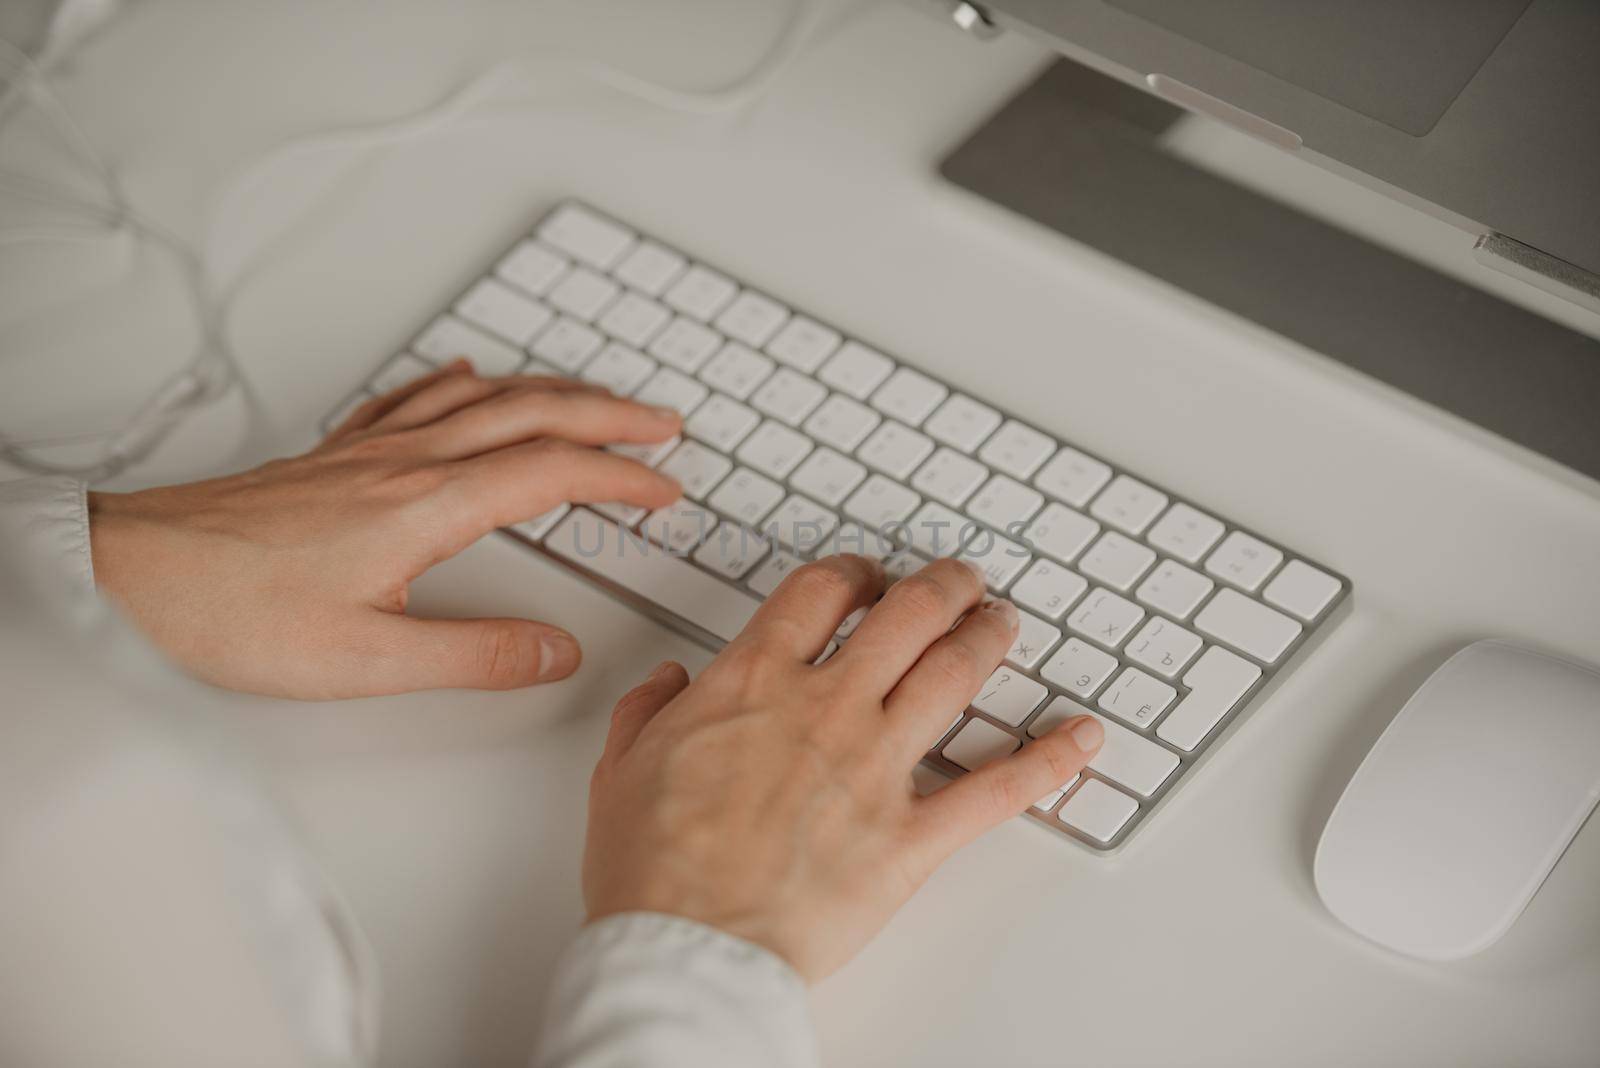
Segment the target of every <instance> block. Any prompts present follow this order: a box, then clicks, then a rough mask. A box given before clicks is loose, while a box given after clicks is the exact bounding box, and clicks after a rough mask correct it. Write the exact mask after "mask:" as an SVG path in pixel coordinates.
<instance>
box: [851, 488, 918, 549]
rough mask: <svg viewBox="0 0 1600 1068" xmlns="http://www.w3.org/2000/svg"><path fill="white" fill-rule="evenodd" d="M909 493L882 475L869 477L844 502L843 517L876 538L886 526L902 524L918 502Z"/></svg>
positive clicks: (914, 496)
mask: <svg viewBox="0 0 1600 1068" xmlns="http://www.w3.org/2000/svg"><path fill="white" fill-rule="evenodd" d="M921 500H922V499H921V498H920V497H918V496H917V495H916V494H915V493H913V492H912V491H911V490H908V489H906V488H905V487H904V486H902V485H900V483H898V482H893V481H890V480H889V479H887V478H884V477H883V476H882V475H872V476H871V477H869V478H868V479H867V480H866V481H865V482H863V483H862V484H861V488H860V489H858V490H856V491H855V492H854V493H852V494H851V495H850V499H849V500H847V501H845V502H844V514H845V515H847V516H849V517H850V518H851V519H854V520H855V521H856V522H858V523H860V524H861V525H862V526H864V527H866V528H867V530H869V531H872V532H874V533H877V534H887V533H888V531H887V530H886V529H885V528H887V527H889V525H890V524H895V523H904V522H905V521H906V520H907V519H909V518H911V513H912V512H914V511H916V510H917V505H918V504H919V503H920V502H921Z"/></svg>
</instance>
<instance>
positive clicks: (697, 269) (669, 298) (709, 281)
mask: <svg viewBox="0 0 1600 1068" xmlns="http://www.w3.org/2000/svg"><path fill="white" fill-rule="evenodd" d="M738 292H739V287H738V286H737V285H735V284H734V282H733V280H732V279H731V278H729V277H728V276H727V275H725V274H721V273H720V272H717V271H713V270H712V269H711V268H709V267H706V266H703V265H701V264H698V263H697V264H695V265H694V266H693V267H690V268H689V269H688V270H686V271H684V272H683V274H681V275H679V277H678V280H677V281H676V282H674V283H673V284H672V286H671V288H669V289H668V290H667V291H666V293H665V294H664V295H663V296H662V298H661V299H662V300H664V301H666V302H667V304H668V305H669V306H670V307H672V308H674V309H676V310H677V311H680V312H682V313H683V314H685V315H687V316H690V317H691V318H694V319H698V320H700V321H701V322H703V323H708V322H710V321H711V320H712V319H715V318H716V317H717V313H718V312H720V311H722V309H723V308H725V307H727V306H728V304H729V302H730V301H732V300H733V298H734V295H735V294H737V293H738Z"/></svg>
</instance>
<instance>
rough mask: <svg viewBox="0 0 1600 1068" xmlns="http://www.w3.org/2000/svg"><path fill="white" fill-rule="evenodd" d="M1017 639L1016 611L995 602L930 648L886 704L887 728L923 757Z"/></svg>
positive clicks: (968, 702) (976, 612) (1005, 602)
mask: <svg viewBox="0 0 1600 1068" xmlns="http://www.w3.org/2000/svg"><path fill="white" fill-rule="evenodd" d="M1016 639H1017V609H1016V606H1015V605H1013V604H1012V603H1011V602H1010V601H1005V600H993V601H985V602H984V603H983V604H982V605H980V606H979V607H978V608H977V609H976V610H974V611H973V612H972V613H971V614H970V615H968V616H967V618H966V619H964V620H962V621H961V623H960V624H959V625H957V627H956V629H955V630H953V631H951V632H950V633H949V634H946V635H945V636H944V637H942V638H940V639H939V640H938V641H936V642H934V643H933V644H932V645H931V646H929V647H928V651H927V652H925V653H923V654H922V659H920V660H918V661H917V662H916V664H915V666H913V667H912V669H911V670H910V671H908V672H906V675H905V678H903V679H901V680H900V683H899V685H897V686H896V687H895V688H894V689H893V690H892V691H890V693H889V698H888V700H886V701H885V702H884V712H885V713H886V714H887V715H888V717H889V720H890V726H891V728H892V729H893V730H894V731H895V732H896V733H897V734H900V735H902V736H903V737H904V738H905V739H906V742H907V745H908V746H909V748H910V751H911V752H913V753H916V754H921V753H922V752H924V751H925V750H926V749H927V748H928V746H929V745H931V744H932V743H933V742H935V741H937V740H938V738H939V734H940V732H942V731H943V730H944V729H945V728H946V727H948V726H949V725H950V721H951V720H952V719H953V718H955V717H956V716H957V715H959V714H960V713H961V711H962V710H963V709H965V708H966V707H967V706H968V705H969V704H971V703H972V699H973V698H974V697H976V696H978V692H979V690H981V689H982V688H983V684H984V683H985V682H987V681H988V679H989V676H990V675H992V674H993V673H994V669H995V668H997V667H999V666H1000V662H1001V661H1002V660H1004V659H1005V655H1006V650H1008V649H1010V648H1011V643H1012V642H1014V641H1016ZM1035 800H1037V798H1036V799H1035Z"/></svg>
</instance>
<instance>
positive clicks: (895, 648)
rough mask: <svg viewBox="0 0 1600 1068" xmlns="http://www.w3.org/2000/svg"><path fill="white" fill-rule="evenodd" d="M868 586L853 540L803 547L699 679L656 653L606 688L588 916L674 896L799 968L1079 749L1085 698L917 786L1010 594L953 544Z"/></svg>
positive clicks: (838, 961)
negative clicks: (984, 757) (843, 551)
mask: <svg viewBox="0 0 1600 1068" xmlns="http://www.w3.org/2000/svg"><path fill="white" fill-rule="evenodd" d="M883 587H884V572H883V568H882V566H881V565H879V564H878V563H876V562H875V561H872V560H869V559H867V558H865V557H860V556H833V557H828V558H826V559H824V560H821V561H818V562H816V563H813V564H809V565H807V566H806V567H803V568H800V569H799V570H797V571H795V572H794V573H793V574H791V575H790V576H789V577H788V578H787V579H785V580H784V582H783V583H782V585H780V586H779V587H778V589H777V590H776V591H774V593H773V594H772V596H771V597H770V598H769V599H768V600H767V601H766V603H764V604H763V605H762V606H761V608H760V609H759V610H758V611H757V612H756V614H755V617H754V618H753V619H752V620H751V622H750V624H749V626H748V627H747V628H746V629H745V631H744V632H743V633H742V634H741V635H740V636H739V637H738V638H737V639H735V640H734V641H733V642H732V643H731V644H729V646H728V647H727V648H726V649H724V650H723V652H722V653H721V655H719V656H718V657H717V658H716V660H715V661H713V662H712V664H711V665H710V666H709V667H708V668H706V670H705V671H704V672H703V673H702V674H701V676H700V677H699V678H698V679H696V680H695V681H694V682H693V683H691V682H690V681H689V679H688V676H687V675H686V674H685V672H684V669H683V668H682V667H681V666H679V665H677V664H674V663H670V662H669V663H666V664H662V665H661V666H660V667H658V668H657V669H656V670H655V672H654V673H652V674H651V675H650V677H649V678H648V679H646V680H645V681H644V683H643V684H642V685H640V686H639V687H638V688H637V689H635V690H633V691H632V692H631V693H629V694H628V695H627V696H625V697H624V698H623V699H622V701H621V702H620V703H619V704H618V705H617V707H616V711H615V712H614V713H613V714H612V722H611V732H610V736H609V738H608V739H607V741H606V748H605V752H604V754H603V755H602V756H601V758H600V762H599V765H598V766H597V767H596V768H595V772H594V778H593V782H592V786H591V789H590V804H589V838H588V846H587V851H586V854H585V858H584V896H585V899H586V901H587V904H588V913H589V918H590V920H591V921H592V920H598V919H600V918H602V917H605V916H609V915H613V914H616V913H621V912H630V911H638V910H644V911H653V912H664V913H671V914H674V915H679V916H685V917H688V918H690V919H694V920H698V921H701V922H703V923H707V924H709V925H711V926H713V927H717V928H720V929H722V930H725V931H728V932H730V933H732V934H735V935H738V936H740V937H743V938H745V939H747V940H749V941H751V942H754V943H756V944H758V945H761V946H764V947H766V948H768V949H770V950H772V951H773V952H774V953H777V954H778V955H779V956H781V957H783V958H784V959H786V960H788V961H789V962H790V963H791V964H793V965H794V967H795V968H796V969H797V970H798V971H799V972H800V974H801V975H803V976H804V977H805V978H806V979H808V980H811V981H815V980H817V979H820V978H822V977H823V976H825V975H828V974H829V973H830V972H832V971H834V970H835V969H837V968H838V967H840V966H841V965H842V964H844V963H845V962H846V961H847V960H849V959H850V958H851V957H852V956H854V955H855V954H856V953H857V952H858V951H859V950H860V949H861V948H862V946H864V945H865V944H866V942H867V941H868V940H869V939H870V938H871V937H872V936H873V935H874V934H876V933H877V931H878V930H879V929H880V928H881V927H882V926H883V925H884V924H885V923H886V922H887V921H888V920H889V917H890V916H892V915H893V914H894V913H895V911H896V910H898V909H899V908H900V906H901V905H903V904H904V903H905V902H906V900H907V899H908V898H909V897H910V896H911V894H912V893H913V892H915V890H916V889H917V888H918V887H919V886H921V885H922V883H923V881H924V880H925V879H927V877H928V876H929V874H930V873H932V871H933V870H934V868H936V867H937V866H938V865H939V864H940V863H941V862H942V861H943V860H944V859H945V858H946V857H948V856H949V855H950V854H951V853H952V852H954V851H955V850H956V849H958V848H960V847H961V846H962V845H963V844H965V843H966V842H968V841H971V840H972V839H973V838H974V837H976V836H977V835H979V834H981V833H983V832H984V831H985V830H987V829H989V828H990V827H993V826H994V825H996V824H997V823H1000V822H1002V821H1004V820H1006V819H1009V818H1010V817H1012V816H1015V815H1016V814H1018V813H1020V812H1021V811H1022V810H1023V809H1025V808H1027V807H1028V805H1030V804H1032V803H1033V802H1034V801H1037V800H1038V799H1039V798H1041V797H1044V796H1045V795H1047V794H1049V793H1051V792H1052V791H1054V790H1055V789H1057V788H1058V787H1060V786H1061V785H1062V784H1063V783H1065V782H1067V781H1069V780H1070V779H1071V778H1072V777H1073V776H1075V775H1077V774H1078V773H1079V772H1080V771H1082V770H1083V767H1084V765H1086V764H1087V763H1088V762H1089V759H1090V758H1091V757H1092V756H1093V755H1094V754H1095V752H1096V751H1097V750H1098V749H1099V748H1100V743H1101V740H1102V729H1101V726H1100V724H1099V722H1098V721H1096V720H1095V719H1094V718H1093V717H1091V716H1079V717H1077V718H1075V719H1072V720H1069V721H1067V722H1066V723H1064V724H1062V725H1060V726H1059V727H1057V728H1056V729H1055V730H1053V731H1051V732H1050V733H1049V734H1047V735H1045V736H1044V737H1042V738H1039V739H1038V740H1037V741H1034V742H1032V743H1030V744H1028V745H1026V746H1024V747H1023V748H1022V749H1021V750H1020V751H1019V752H1017V753H1014V754H1012V755H1011V756H1008V757H1005V758H1003V759H1001V760H999V761H996V762H994V763H992V764H990V765H989V766H987V767H984V768H982V769H980V770H978V771H976V772H973V773H971V774H969V775H966V776H964V777H963V778H961V779H959V780H957V781H956V782H954V783H952V784H950V785H949V786H947V787H945V788H944V789H942V790H940V791H938V792H937V793H935V794H932V795H931V796H928V797H919V796H918V795H917V793H916V791H915V790H914V789H913V788H912V785H911V769H912V767H913V766H914V765H915V764H916V763H917V761H918V760H919V759H921V757H922V755H923V754H924V753H926V752H927V750H928V748H929V747H930V746H932V745H934V744H935V743H936V742H937V741H938V740H939V738H940V737H941V736H942V735H943V734H944V732H945V731H946V730H947V729H948V728H949V726H950V722H951V720H952V719H953V718H955V716H957V715H958V714H959V713H960V712H961V711H962V710H963V709H965V708H966V707H967V705H968V703H969V702H970V701H971V700H972V698H973V697H974V696H976V694H977V692H978V690H979V688H980V687H981V686H982V685H983V683H984V682H985V681H986V680H987V679H988V677H989V675H990V673H991V672H992V671H993V670H994V669H995V668H996V667H998V666H999V664H1000V662H1001V659H1002V658H1003V657H1004V656H1005V653H1006V650H1007V649H1009V648H1010V646H1011V643H1012V642H1013V641H1014V640H1015V637H1016V632H1017V612H1016V609H1015V608H1014V607H1013V606H1012V605H1011V604H1010V603H1009V602H1006V601H987V602H984V601H983V593H984V585H983V580H982V578H981V577H980V576H979V575H978V574H977V573H976V572H975V571H974V570H973V569H972V568H970V567H969V566H967V565H964V564H962V563H960V562H958V561H955V560H948V559H947V560H939V561H937V562H935V563H932V564H930V565H928V566H927V567H925V568H923V569H922V570H921V571H920V572H918V573H916V574H914V575H911V576H910V577H908V578H906V579H903V580H902V581H900V582H898V583H896V584H895V585H894V586H892V587H891V588H890V589H889V590H888V592H887V593H886V594H885V593H884V589H883ZM880 595H882V600H881V601H880V600H879V597H880ZM875 601H876V602H877V605H876V607H874V608H873V609H872V610H871V611H870V612H869V613H868V614H867V616H866V618H865V619H864V620H863V621H862V622H861V624H860V625H859V626H858V627H857V628H856V630H855V632H854V634H853V635H852V636H851V638H850V640H849V641H848V642H847V643H846V644H845V645H844V646H843V647H842V648H841V649H840V650H839V651H838V652H837V653H836V654H835V655H834V656H832V657H831V658H829V659H828V660H827V661H825V662H824V663H822V664H820V665H818V664H814V663H813V661H814V660H815V659H816V658H817V657H818V656H819V655H820V654H821V653H822V651H823V649H824V647H825V646H826V645H827V643H828V640H829V639H830V637H831V636H832V635H833V632H834V630H835V629H837V627H838V626H839V624H840V622H841V621H842V620H843V619H844V618H845V616H847V615H849V614H850V613H851V612H853V611H854V610H856V609H857V608H859V607H863V606H866V605H871V604H873V602H875ZM952 628H953V629H952Z"/></svg>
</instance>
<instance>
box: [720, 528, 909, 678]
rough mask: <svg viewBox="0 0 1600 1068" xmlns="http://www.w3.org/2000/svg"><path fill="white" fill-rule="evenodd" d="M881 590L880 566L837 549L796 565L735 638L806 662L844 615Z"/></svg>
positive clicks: (830, 634) (812, 656)
mask: <svg viewBox="0 0 1600 1068" xmlns="http://www.w3.org/2000/svg"><path fill="white" fill-rule="evenodd" d="M882 593H883V565H882V564H880V563H878V561H876V560H873V559H871V558H870V557H866V556H855V555H852V554H849V553H841V554H839V555H836V556H825V557H823V558H822V559H821V560H818V561H816V562H815V563H810V564H807V565H805V566H804V567H802V568H797V569H796V570H795V571H794V572H792V573H791V574H790V575H789V577H788V578H786V579H784V580H783V581H782V582H780V583H778V588H777V589H775V590H773V591H772V596H770V597H768V598H767V599H766V601H764V602H763V603H762V605H761V607H760V608H758V609H756V613H755V615H754V616H752V617H751V618H750V622H749V623H748V624H747V625H746V626H745V629H744V631H743V632H742V633H741V634H740V635H739V637H738V639H736V640H737V641H739V642H741V643H744V644H751V643H755V644H760V645H762V646H764V647H767V648H770V649H772V650H774V651H776V652H781V653H782V654H783V655H785V656H789V657H792V658H794V659H796V660H799V661H802V662H804V663H808V664H809V663H811V662H812V661H813V660H815V659H816V658H817V657H818V656H820V655H822V650H823V648H824V647H826V646H827V644H828V640H829V639H830V638H832V637H833V632H834V631H836V630H838V629H839V624H840V623H842V622H844V618H845V617H846V616H848V615H849V614H850V613H851V612H854V611H855V610H856V609H858V608H862V607H864V606H866V605H869V604H871V603H872V602H873V601H875V600H877V599H878V597H879V595H881V594H882Z"/></svg>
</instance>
